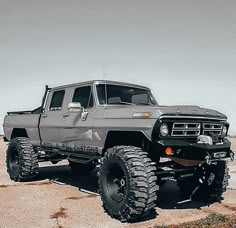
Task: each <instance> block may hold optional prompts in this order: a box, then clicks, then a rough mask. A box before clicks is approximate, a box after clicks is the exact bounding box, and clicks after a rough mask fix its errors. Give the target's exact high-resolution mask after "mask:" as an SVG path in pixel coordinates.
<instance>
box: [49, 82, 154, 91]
mask: <svg viewBox="0 0 236 228" xmlns="http://www.w3.org/2000/svg"><path fill="white" fill-rule="evenodd" d="M105 83H106V84H109V85H111V84H112V85H123V86H130V87H138V88H141V89H147V90H150V89H149V88H148V87H146V86H141V85H137V84H132V83H127V82H118V81H110V80H91V81H84V82H79V83H73V84H68V85H62V86H56V87H53V88H52V89H53V90H57V89H63V88H68V87H74V86H81V85H88V84H95V85H97V84H105Z"/></svg>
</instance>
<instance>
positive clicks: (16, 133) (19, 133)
mask: <svg viewBox="0 0 236 228" xmlns="http://www.w3.org/2000/svg"><path fill="white" fill-rule="evenodd" d="M16 137H24V138H29V136H28V133H27V131H26V129H25V128H13V131H12V133H11V139H13V138H16Z"/></svg>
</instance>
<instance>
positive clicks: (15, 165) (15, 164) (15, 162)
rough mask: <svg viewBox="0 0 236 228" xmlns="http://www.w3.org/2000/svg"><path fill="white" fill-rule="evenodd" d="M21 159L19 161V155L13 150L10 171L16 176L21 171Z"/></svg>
mask: <svg viewBox="0 0 236 228" xmlns="http://www.w3.org/2000/svg"><path fill="white" fill-rule="evenodd" d="M19 163H20V159H19V153H18V151H17V149H16V148H14V149H13V150H12V153H11V157H10V164H9V166H10V170H11V172H12V173H13V174H14V175H16V174H17V173H18V171H19V165H20V164H19Z"/></svg>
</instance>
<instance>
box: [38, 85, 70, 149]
mask: <svg viewBox="0 0 236 228" xmlns="http://www.w3.org/2000/svg"><path fill="white" fill-rule="evenodd" d="M65 97H66V90H64V89H61V90H54V91H53V90H52V91H51V92H50V94H49V96H48V99H47V103H46V107H45V111H44V113H43V114H42V117H41V121H40V133H41V138H42V144H43V145H45V146H46V145H47V146H49V147H58V146H57V144H58V143H60V142H61V127H62V125H61V121H62V118H63V109H64V106H65V103H66V102H65V100H66V99H65Z"/></svg>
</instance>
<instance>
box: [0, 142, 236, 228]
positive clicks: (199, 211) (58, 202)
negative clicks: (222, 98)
mask: <svg viewBox="0 0 236 228" xmlns="http://www.w3.org/2000/svg"><path fill="white" fill-rule="evenodd" d="M231 140H232V142H233V150H234V151H236V138H234V139H231ZM5 151H6V145H5V143H4V142H3V141H2V139H0V199H1V202H0V228H12V227H14V228H18V227H22V228H28V227H29V228H34V227H43V228H47V227H55V228H59V227H60V228H62V227H63V228H66V227H75V228H80V227H81V228H82V227H83V228H84V227H101V228H106V227H107V228H110V227H112V228H118V227H122V228H133V227H138V228H139V227H140V228H141V227H150V228H151V227H153V228H154V227H158V226H160V227H165V226H168V225H171V224H172V225H173V224H175V225H176V224H180V223H183V222H190V221H194V220H198V219H201V218H205V217H206V216H208V215H210V214H212V213H221V214H223V215H231V216H232V215H233V216H236V162H230V163H229V166H230V172H231V177H232V179H231V180H230V185H229V188H228V190H227V191H226V192H225V193H224V200H223V201H222V203H214V204H211V205H206V204H200V203H197V202H186V203H181V201H183V200H185V199H183V198H182V197H181V196H180V194H179V191H178V187H177V186H176V183H175V182H172V181H168V182H167V183H166V184H165V185H164V186H163V187H162V188H161V190H160V193H159V201H158V205H157V208H156V215H155V216H153V218H150V219H149V220H148V221H141V222H137V223H133V224H130V223H120V222H119V221H117V220H115V219H112V218H110V217H109V216H108V215H107V214H106V213H104V211H103V208H102V202H101V200H100V197H99V196H98V195H97V194H95V193H93V194H88V193H86V192H84V190H88V191H92V192H95V191H96V189H97V179H96V177H95V175H94V176H80V177H76V176H73V175H72V173H71V170H70V168H69V166H68V164H67V163H66V162H61V163H60V164H57V165H51V164H50V163H44V164H41V168H40V176H39V179H38V180H37V181H34V182H28V183H15V182H13V181H11V180H10V179H9V177H8V174H7V172H6V168H5Z"/></svg>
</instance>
